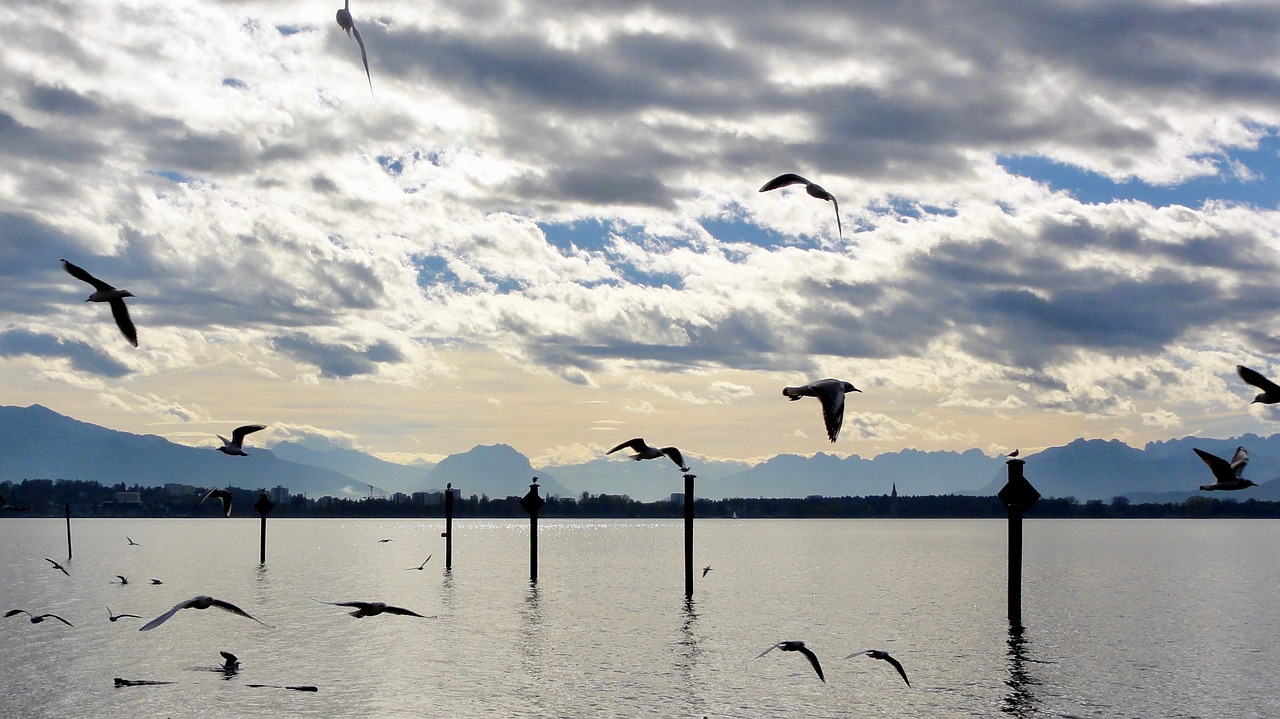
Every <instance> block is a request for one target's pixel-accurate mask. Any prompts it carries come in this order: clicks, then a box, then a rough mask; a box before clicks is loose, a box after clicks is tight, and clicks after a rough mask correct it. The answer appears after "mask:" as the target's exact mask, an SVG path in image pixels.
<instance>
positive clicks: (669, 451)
mask: <svg viewBox="0 0 1280 719" xmlns="http://www.w3.org/2000/svg"><path fill="white" fill-rule="evenodd" d="M626 448H629V449H631V450H633V451H635V454H633V455H631V458H632V459H634V460H635V461H637V462H639V461H640V460H642V459H657V458H658V457H661V456H663V455H666V456H668V457H670V458H671V461H672V462H675V463H676V466H677V467H679V468H680V471H681V472H688V471H689V467H688V466H686V465H685V463H684V457H683V456H681V454H680V450H678V449H676V448H675V447H663V448H661V449H659V448H657V447H650V446H649V445H647V444H645V442H644V440H643V439H641V438H639V437H636V438H635V439H629V440H627V441H626V442H623V443H622V444H620V445H618V446H617V447H614V448H613V449H611V450H609V451H608V452H605V454H613V453H614V452H617V451H618V450H620V449H626Z"/></svg>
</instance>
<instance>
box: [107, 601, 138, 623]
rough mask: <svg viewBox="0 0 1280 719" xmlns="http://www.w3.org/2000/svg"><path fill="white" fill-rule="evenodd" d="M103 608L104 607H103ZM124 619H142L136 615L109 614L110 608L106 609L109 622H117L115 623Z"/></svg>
mask: <svg viewBox="0 0 1280 719" xmlns="http://www.w3.org/2000/svg"><path fill="white" fill-rule="evenodd" d="M104 606H105V605H104ZM125 617H133V618H134V619H142V617H140V616H138V615H137V614H112V613H111V607H107V619H109V620H111V621H113V622H117V621H120V620H121V619H124V618H125Z"/></svg>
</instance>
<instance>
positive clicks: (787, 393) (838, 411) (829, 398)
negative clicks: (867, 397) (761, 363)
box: [782, 379, 862, 442]
mask: <svg viewBox="0 0 1280 719" xmlns="http://www.w3.org/2000/svg"><path fill="white" fill-rule="evenodd" d="M861 391H862V390H860V389H858V388H857V387H854V386H853V385H852V384H849V383H848V382H845V381H844V380H838V379H820V380H818V381H817V382H810V383H809V384H806V385H803V386H801V387H783V388H782V395H783V396H784V397H790V398H791V401H792V402H795V401H796V400H798V399H800V398H801V397H817V398H818V401H819V402H821V403H822V421H823V423H824V424H825V425H826V426H827V437H828V438H829V439H830V440H831V441H832V442H834V441H836V437H839V436H840V428H841V427H842V426H844V397H845V395H846V394H848V393H849V392H861Z"/></svg>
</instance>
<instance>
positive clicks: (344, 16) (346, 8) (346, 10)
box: [337, 0, 373, 95]
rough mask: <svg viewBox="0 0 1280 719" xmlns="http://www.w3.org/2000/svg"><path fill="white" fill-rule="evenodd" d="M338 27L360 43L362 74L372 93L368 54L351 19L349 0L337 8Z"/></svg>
mask: <svg viewBox="0 0 1280 719" xmlns="http://www.w3.org/2000/svg"><path fill="white" fill-rule="evenodd" d="M337 19H338V27H340V28H342V29H343V30H345V31H346V32H347V37H351V36H353V35H354V36H355V38H356V43H358V44H359V45H360V60H361V62H363V63H364V76H365V77H366V78H368V79H369V94H370V95H372V94H373V76H372V75H370V74H369V55H368V54H367V53H366V52H365V51H364V38H361V37H360V29H359V28H357V27H356V22H355V20H352V19H351V0H346V2H345V3H344V4H343V6H342V9H340V10H338V18H337Z"/></svg>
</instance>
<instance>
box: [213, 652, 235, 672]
mask: <svg viewBox="0 0 1280 719" xmlns="http://www.w3.org/2000/svg"><path fill="white" fill-rule="evenodd" d="M218 653H219V654H221V655H222V658H223V659H225V660H226V661H225V662H223V664H222V671H224V672H234V671H238V670H239V669H240V660H239V659H238V658H236V655H234V654H232V653H231V652H221V651H220V652H218Z"/></svg>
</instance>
